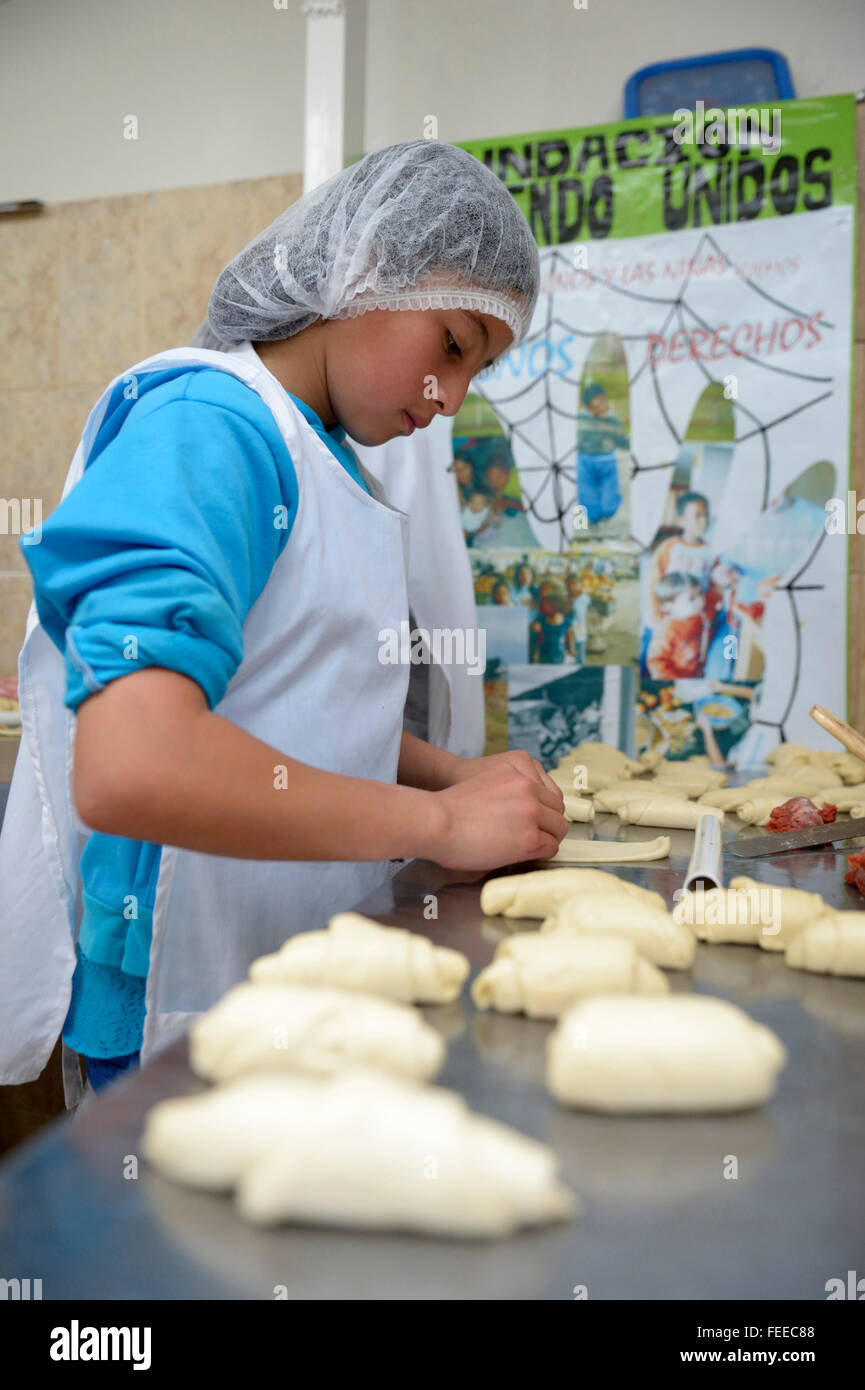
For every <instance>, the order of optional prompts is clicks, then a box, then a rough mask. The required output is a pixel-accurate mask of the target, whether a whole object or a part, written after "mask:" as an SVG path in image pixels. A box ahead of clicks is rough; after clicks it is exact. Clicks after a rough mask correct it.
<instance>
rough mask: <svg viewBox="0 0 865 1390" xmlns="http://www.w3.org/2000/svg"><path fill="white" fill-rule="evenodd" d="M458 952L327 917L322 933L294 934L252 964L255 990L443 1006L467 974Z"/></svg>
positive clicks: (366, 922) (395, 930) (352, 917)
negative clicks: (324, 990) (335, 993)
mask: <svg viewBox="0 0 865 1390" xmlns="http://www.w3.org/2000/svg"><path fill="white" fill-rule="evenodd" d="M469 969H470V966H469V962H468V959H467V958H466V957H465V956H464V955H463V954H462V952H461V951H452V950H450V949H449V948H448V947H446V946H434V945H433V943H432V942H431V941H428V940H427V938H426V937H425V936H420V935H417V934H416V933H414V932H410V931H404V930H403V929H402V928H401V927H382V926H379V924H378V922H373V921H371V920H370V918H368V917H362V916H361V915H360V913H357V912H340V913H338V914H337V915H336V916H335V917H331V919H330V921H329V923H328V925H327V929H326V931H307V932H299V933H298V934H297V935H296V936H291V937H289V939H288V940H287V941H286V943H285V945H284V946H282V948H281V949H280V950H279V951H277V952H276V953H275V954H274V955H271V956H260V957H259V958H258V960H255V961H253V962H252V965H251V966H250V969H249V977H250V979H251V980H253V981H254V983H255V984H282V985H332V986H333V987H335V988H336V989H349V990H359V991H360V992H361V993H364V994H381V995H383V996H384V997H385V998H386V999H398V1000H401V1001H402V1002H403V1003H406V1004H411V1003H417V1004H448V1003H450V1001H451V1000H452V999H456V997H457V995H458V994H459V992H460V990H461V989H462V986H463V982H464V981H465V979H466V976H467V975H468V973H469Z"/></svg>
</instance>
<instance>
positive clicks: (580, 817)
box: [564, 796, 595, 822]
mask: <svg viewBox="0 0 865 1390" xmlns="http://www.w3.org/2000/svg"><path fill="white" fill-rule="evenodd" d="M564 800H565V820H570V821H583V822H586V821H591V820H594V819H595V808H594V805H593V804H592V802H591V801H589V799H588V797H586V796H566V797H565V799H564Z"/></svg>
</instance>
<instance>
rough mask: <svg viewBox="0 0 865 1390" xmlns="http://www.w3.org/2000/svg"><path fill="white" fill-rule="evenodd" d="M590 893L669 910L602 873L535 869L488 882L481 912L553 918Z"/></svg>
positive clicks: (654, 896)
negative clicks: (555, 913)
mask: <svg viewBox="0 0 865 1390" xmlns="http://www.w3.org/2000/svg"><path fill="white" fill-rule="evenodd" d="M587 893H597V894H604V895H606V896H613V897H618V898H621V897H626V898H630V899H632V900H635V901H637V902H645V903H647V904H648V905H649V906H651V907H655V908H658V909H659V910H660V911H661V912H666V908H667V905H666V903H665V902H664V899H663V898H662V897H661V895H660V893H652V892H650V890H649V889H648V888H640V887H639V885H638V884H636V883H628V881H627V880H626V879H623V878H616V876H615V874H607V873H604V872H603V871H602V870H601V869H532V870H531V871H530V872H529V873H525V874H502V875H500V876H499V877H497V878H490V879H488V880H487V882H486V883H485V884H484V885H483V887H482V888H481V912H483V913H484V914H485V915H486V916H487V917H499V916H501V917H549V916H550V915H551V914H552V913H554V912H557V911H558V909H559V908H560V907H561V906H562V904H563V903H566V902H568V901H569V899H571V898H578V897H581V896H582V895H583V894H587Z"/></svg>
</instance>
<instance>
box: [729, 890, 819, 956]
mask: <svg viewBox="0 0 865 1390" xmlns="http://www.w3.org/2000/svg"><path fill="white" fill-rule="evenodd" d="M730 888H731V889H733V890H735V891H736V892H739V893H741V894H743V895H745V896H746V897H747V898H749V899H750V900H751V902H752V904H753V907H752V909H751V915H752V917H757V919H758V920H759V918H760V917H761V916H762V917H763V919H764V921H765V919H766V918H768V917H769V916H772V917H773V918H774V921H773V922H772V927H777V926H779V925H780V931H770V930H768V929H767V930H762V931H761V930H759V928H758V929H757V930H756V931H755V936H754V940H755V941H756V943H757V945H758V946H760V947H761V948H762V949H763V950H764V951H786V949H787V947H788V946H789V945H790V942H791V941H792V940H793V938H794V937H795V936H798V934H799V932H800V931H802V930H803V929H804V928H805V927H807V926H810V924H811V923H812V922H815V921H816V920H817V919H818V918H819V917H822V916H823V914H824V913H825V912H827V911H829V906H828V903H826V902H824V901H823V899H822V898H821V897H820V894H819V893H806V892H805V891H804V889H802V888H775V887H773V886H772V885H770V884H767V883H758V882H757V880H756V879H754V878H748V876H747V874H740V875H739V876H738V877H737V878H731V879H730ZM767 892H769V893H771V895H772V896H771V898H770V899H767V898H766V894H767ZM707 939H708V938H707ZM712 939H720V938H712Z"/></svg>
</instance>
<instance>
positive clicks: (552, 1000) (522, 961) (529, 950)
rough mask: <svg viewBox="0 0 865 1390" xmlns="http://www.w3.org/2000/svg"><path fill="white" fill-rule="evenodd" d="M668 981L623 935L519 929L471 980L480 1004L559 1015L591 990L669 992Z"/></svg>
mask: <svg viewBox="0 0 865 1390" xmlns="http://www.w3.org/2000/svg"><path fill="white" fill-rule="evenodd" d="M669 988H670V986H669V984H668V983H667V980H666V978H665V977H664V976H663V975H662V974H661V972H660V970H658V969H657V968H656V967H655V966H654V965H652V964H650V962H649V961H647V960H644V959H643V958H642V956H641V955H640V953H639V952H638V951H637V949H636V947H635V946H634V944H633V942H632V941H628V940H626V938H625V937H623V936H610V935H607V936H600V935H595V936H593V935H591V934H590V933H582V934H579V935H578V934H575V933H574V932H569V931H553V932H547V933H546V934H545V935H543V936H541V935H540V934H539V933H538V932H517V933H516V934H515V935H514V936H509V937H508V938H507V939H506V940H505V941H503V942H502V943H501V945H500V946H498V947H497V949H496V953H495V956H494V958H493V961H492V964H491V965H488V966H487V967H486V969H485V970H482V971H481V973H480V974H479V975H478V977H477V979H476V980H475V982H474V984H473V985H472V991H471V993H472V999H473V1000H474V1002H475V1004H476V1005H477V1007H478V1008H479V1009H495V1010H497V1012H498V1013H505V1014H515V1013H524V1014H526V1015H527V1016H528V1017H529V1018H558V1016H559V1014H560V1013H561V1012H562V1010H563V1009H566V1008H568V1006H569V1005H571V1004H574V1003H576V1001H577V1000H578V999H584V998H586V997H587V996H588V995H590V994H667V993H668V992H669Z"/></svg>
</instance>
